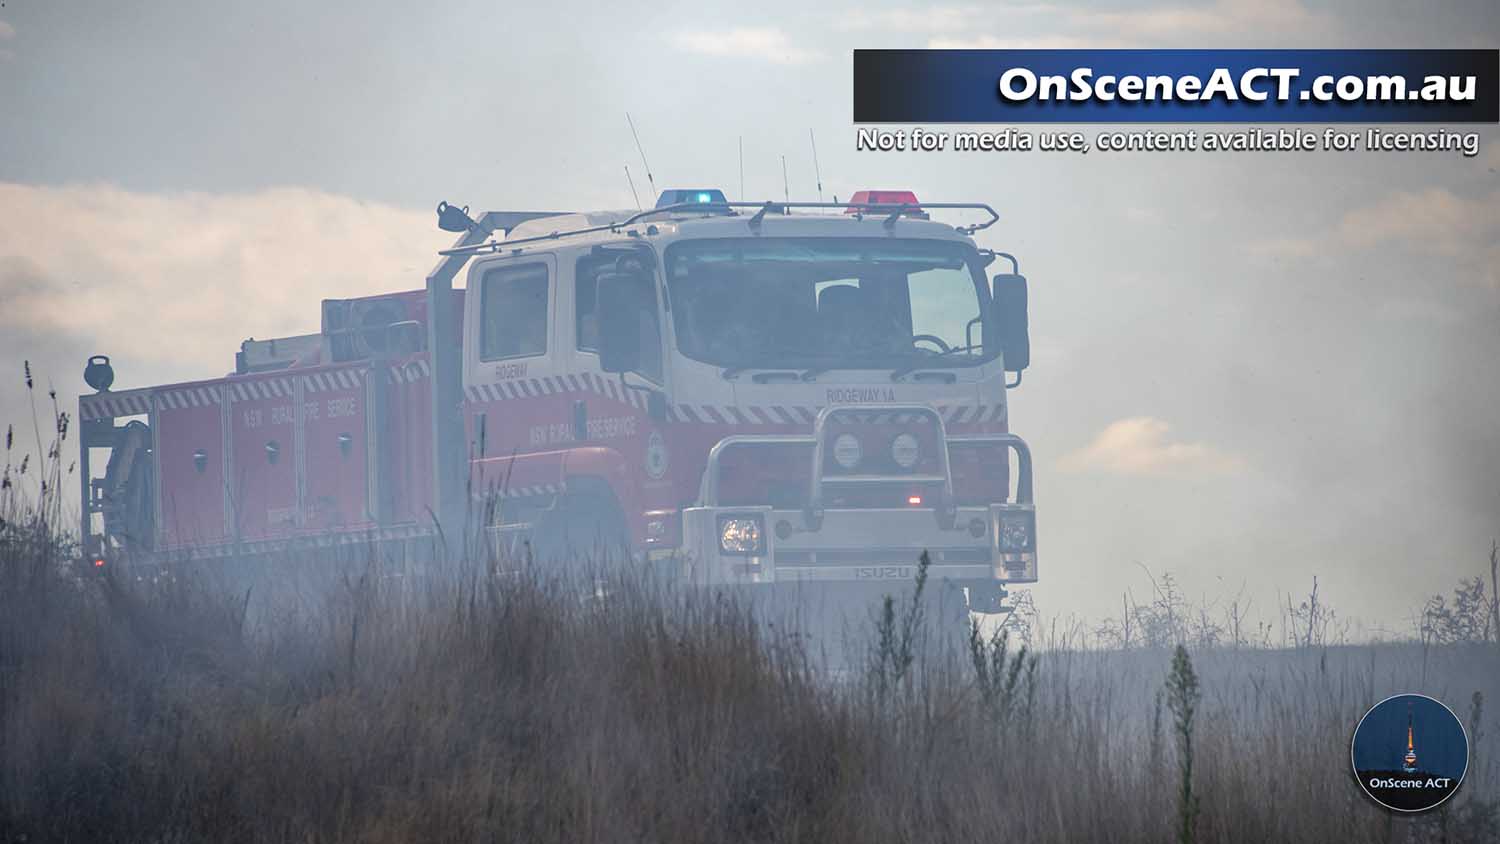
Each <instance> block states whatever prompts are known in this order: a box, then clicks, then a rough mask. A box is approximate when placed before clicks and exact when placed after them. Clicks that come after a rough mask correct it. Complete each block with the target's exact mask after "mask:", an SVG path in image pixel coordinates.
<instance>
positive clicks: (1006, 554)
mask: <svg viewBox="0 0 1500 844" xmlns="http://www.w3.org/2000/svg"><path fill="white" fill-rule="evenodd" d="M1035 514H1036V511H1035V508H1034V507H1032V506H1031V505H1029V504H1028V505H1023V504H1019V503H1017V504H991V505H990V506H989V507H959V508H956V511H955V513H954V518H953V524H952V527H949V528H943V527H942V526H941V525H940V520H939V519H938V512H937V510H935V509H934V508H931V507H910V508H901V509H886V508H881V509H861V510H824V511H823V518H822V520H821V524H819V525H817V526H816V527H815V528H814V527H813V526H812V525H810V524H809V523H808V520H807V519H806V513H805V512H804V511H803V510H801V509H797V510H777V509H773V508H771V507H768V506H767V507H689V508H687V509H686V510H684V511H683V516H682V528H683V530H682V538H683V546H684V551H685V552H686V555H685V560H684V565H685V566H686V570H685V571H684V574H685V576H686V577H687V579H688V580H690V581H691V582H694V583H698V584H702V585H715V584H750V583H785V582H796V581H848V582H868V581H880V580H910V579H911V578H912V577H913V576H914V575H915V574H916V570H917V561H918V559H919V558H920V557H921V555H922V552H924V551H925V552H927V555H928V560H929V562H930V566H929V569H928V575H929V576H930V577H932V578H938V579H946V580H952V581H959V582H964V583H967V582H976V583H977V582H987V583H1033V582H1035V581H1036V579H1037V558H1036V540H1035V536H1036V533H1035ZM732 518H739V519H745V518H749V519H758V520H759V523H760V524H761V525H762V526H763V528H762V533H761V536H762V537H763V543H762V545H763V547H762V548H761V549H760V551H759V552H758V553H738V552H729V551H725V550H724V549H723V547H722V546H721V544H720V537H721V525H722V523H723V520H725V519H732ZM1017 524H1024V525H1025V526H1026V530H1027V532H1028V534H1029V536H1030V539H1029V541H1028V542H1027V543H1026V545H1027V547H1023V548H1007V549H1002V548H1001V547H1000V544H1001V541H1002V536H1004V535H1006V534H1007V532H1008V533H1009V535H1011V536H1014V535H1015V534H1016V527H1015V526H1016V525H1017Z"/></svg>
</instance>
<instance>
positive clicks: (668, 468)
mask: <svg viewBox="0 0 1500 844" xmlns="http://www.w3.org/2000/svg"><path fill="white" fill-rule="evenodd" d="M974 213H982V214H987V215H988V219H987V220H983V221H981V222H979V223H971V224H968V225H954V224H950V223H945V222H939V221H938V220H935V219H932V215H934V214H938V215H943V216H946V215H949V214H953V215H956V216H963V215H968V216H973V214H974ZM996 219H997V215H995V213H994V211H993V210H992V209H990V208H989V206H987V205H983V204H978V203H920V202H919V201H918V200H917V199H916V197H915V196H914V195H912V194H910V193H909V192H891V191H885V192H879V191H872V192H861V193H860V194H857V195H856V196H855V197H854V198H853V199H852V200H851V201H850V202H848V203H842V204H840V203H837V202H834V203H823V202H805V203H803V202H766V203H739V202H728V201H726V200H725V199H724V197H723V194H722V193H720V192H718V191H716V190H701V191H700V190H691V191H669V192H668V193H667V194H664V195H663V197H662V200H661V201H660V202H659V203H658V206H657V207H656V208H653V209H649V210H647V211H642V212H587V213H563V214H555V213H535V212H491V213H489V214H484V215H480V216H479V217H478V218H477V219H475V218H471V217H469V216H468V214H467V211H466V209H458V208H456V207H454V206H450V205H447V204H443V205H440V206H439V221H440V225H441V226H442V227H443V228H445V229H448V230H451V231H455V232H458V233H460V238H459V242H458V243H457V244H455V246H454V247H453V248H452V249H449V250H445V251H444V253H443V258H442V263H441V264H440V265H439V267H438V269H437V270H435V271H434V273H433V274H432V275H431V276H429V278H428V286H427V290H426V292H425V296H423V294H422V293H421V292H417V291H414V292H412V293H409V294H400V296H396V297H390V301H391V302H394V303H395V304H394V305H392V306H391V308H390V309H388V310H387V311H386V312H384V313H377V312H374V310H373V309H366V310H364V311H362V312H359V313H358V314H356V313H355V311H353V310H346V311H343V312H340V313H341V314H342V315H339V314H335V315H334V316H333V318H330V313H331V312H330V310H329V304H328V303H326V302H325V304H324V326H323V329H324V330H323V332H322V335H321V336H319V335H307V336H304V337H300V338H284V339H281V340H279V341H270V342H271V347H267V345H266V343H264V342H261V343H253V344H252V343H249V342H247V344H246V345H245V346H244V347H242V352H241V358H240V361H239V366H238V367H237V372H236V373H235V374H234V375H231V376H228V377H227V378H224V379H217V380H215V381H209V382H198V383H195V384H192V385H172V386H170V387H158V388H151V389H149V390H144V391H143V390H136V391H130V392H129V393H126V394H120V393H111V392H109V391H108V383H105V385H104V389H101V390H100V392H99V393H97V394H96V395H94V396H85V397H83V398H82V399H81V400H80V419H82V420H84V422H85V426H84V445H83V451H84V455H83V464H82V465H83V473H84V477H85V479H86V482H85V492H84V533H85V538H86V539H87V540H88V546H89V548H90V553H91V555H95V556H99V557H100V559H101V560H102V559H103V556H104V555H105V554H107V553H118V552H119V551H120V550H121V549H124V548H127V547H131V546H133V548H134V549H135V550H136V551H137V552H138V553H140V552H148V551H149V552H150V553H153V554H158V555H159V554H161V553H163V552H164V551H166V550H169V549H174V550H176V551H177V552H179V553H183V552H194V553H198V552H201V551H202V550H203V549H204V548H219V549H224V550H225V553H228V552H229V549H239V550H241V551H243V550H245V548H246V547H247V543H250V545H251V546H254V547H255V548H260V547H263V545H264V543H266V542H272V541H281V542H295V541H299V540H300V541H321V542H327V541H328V537H329V536H330V535H335V536H337V535H345V536H355V535H358V536H364V537H371V536H374V537H377V539H378V538H383V537H390V536H401V537H410V536H411V535H412V534H413V532H417V533H420V532H421V531H423V530H429V529H436V528H437V527H439V526H442V527H448V530H447V534H448V535H449V536H452V535H455V531H454V530H453V529H452V528H451V527H449V526H451V525H454V524H459V525H462V526H464V527H465V528H466V532H467V533H469V534H472V535H482V536H484V537H485V538H486V539H487V540H488V541H489V542H490V543H491V547H498V548H505V549H509V550H512V551H514V550H516V549H517V548H519V547H521V546H522V545H526V546H528V547H529V548H530V549H531V552H532V553H534V554H535V556H536V557H537V558H539V559H543V560H545V559H549V558H553V559H576V558H578V557H580V556H588V555H591V554H593V555H599V556H609V557H616V558H618V559H627V560H631V561H634V562H636V563H641V564H647V563H649V564H651V565H653V566H654V567H656V568H658V569H661V570H665V571H667V572H670V573H671V574H672V575H673V576H674V577H676V578H680V579H681V580H683V581H685V582H688V583H692V584H699V585H704V586H747V587H752V588H754V587H758V586H770V587H774V586H776V585H795V584H816V585H819V586H821V587H823V588H830V589H835V590H838V589H845V588H847V589H848V590H850V591H857V590H859V589H861V588H877V589H878V588H890V587H891V586H892V585H893V581H900V580H909V579H910V578H911V576H912V575H913V573H914V572H915V569H916V565H917V560H918V558H919V556H920V555H921V554H922V553H923V552H924V551H925V552H927V554H928V555H929V559H930V569H929V577H930V578H934V579H939V580H942V581H945V582H947V583H949V584H951V585H954V586H960V587H963V588H964V591H965V592H966V594H967V595H968V599H969V602H970V607H971V608H972V609H974V610H976V611H980V612H998V611H1002V610H1003V609H1004V602H1003V599H1004V597H1005V594H1006V591H1005V587H1006V586H1007V585H1009V584H1015V583H1030V582H1034V581H1035V580H1036V579H1037V558H1036V523H1035V506H1034V502H1033V493H1032V478H1031V457H1030V452H1029V450H1028V448H1027V446H1026V444H1025V442H1024V441H1023V440H1022V439H1020V438H1019V437H1017V436H1015V435H1014V434H1011V433H1010V432H1009V416H1008V402H1007V390H1008V389H1011V388H1014V387H1017V386H1019V384H1020V381H1021V375H1020V373H1021V372H1022V371H1023V370H1025V369H1026V368H1027V366H1028V364H1029V357H1030V351H1029V339H1028V336H1027V312H1026V281H1025V279H1024V278H1023V277H1022V276H1020V275H1019V272H1018V269H1019V268H1018V265H1017V263H1016V261H1015V259H1014V258H1012V257H1011V256H1009V255H1006V254H1004V253H996V252H993V251H990V250H988V249H983V248H980V247H979V246H978V245H976V243H975V241H974V237H973V236H974V233H975V232H976V231H978V230H980V229H982V228H985V227H987V226H989V225H990V224H992V223H993V222H994V221H995V220H996ZM997 262H998V263H999V265H1000V266H999V267H998V268H996V267H995V264H996V263H997ZM997 269H998V271H997ZM460 274H462V275H463V277H464V280H465V282H466V283H465V287H464V290H463V291H462V292H461V295H460V291H455V290H453V289H452V286H451V281H452V280H453V279H455V278H456V277H457V276H458V275H460ZM401 297H405V298H401ZM460 300H461V301H460ZM382 301H384V300H382ZM350 320H353V321H354V323H353V324H352V325H351V322H350ZM350 331H354V332H355V333H354V334H353V335H350V334H349V332H350ZM371 331H374V334H371V333H370V332H371ZM359 332H364V333H363V334H361V333H359ZM350 336H352V337H354V338H355V339H357V338H359V337H370V336H373V337H378V338H382V339H381V342H380V343H377V344H374V345H376V346H379V347H380V348H356V349H353V350H352V351H351V350H350V349H348V348H345V349H344V350H343V351H342V352H341V351H340V350H339V349H340V347H339V345H338V344H339V343H340V342H344V343H345V345H346V346H347V345H348V344H349V342H350V340H349V337H350ZM340 337H343V338H345V339H344V340H343V341H340V340H339V338H340ZM276 343H280V344H281V347H280V348H281V349H282V350H283V351H282V352H281V353H278V352H277V351H276V348H274V347H275V344H276ZM366 345H369V344H366ZM95 363H96V364H97V359H96V361H95ZM106 364H107V360H106ZM276 379H281V383H280V385H279V386H278V382H277V381H276ZM90 383H94V381H93V379H90ZM267 384H269V386H266V385H267ZM184 391H185V392H184ZM282 394H284V397H283V398H280V399H279V398H278V396H279V395H282ZM262 404H264V405H265V407H262V406H261V405H262ZM325 405H326V406H325ZM184 411H193V412H196V413H198V416H196V417H194V420H195V421H191V422H187V421H181V420H184V419H185V418H186V416H185V414H184ZM173 414H176V417H174V415H173ZM129 415H138V416H140V417H141V419H143V420H144V421H141V420H137V421H136V422H134V423H132V424H134V425H135V426H137V427H135V428H132V429H130V430H131V432H132V433H131V434H130V436H131V437H133V438H134V439H133V440H132V442H135V443H137V446H136V447H135V449H134V451H132V452H129V453H128V454H127V455H126V456H123V457H122V456H121V455H120V454H115V453H112V454H111V461H110V466H111V471H113V469H114V467H115V465H116V464H117V463H119V464H120V465H122V466H126V465H128V466H130V467H133V468H134V471H135V475H134V476H133V478H132V479H131V480H130V481H129V485H128V488H127V486H126V485H122V483H123V482H122V480H121V478H120V477H115V478H110V477H109V474H110V473H109V472H106V477H105V478H104V479H101V480H94V479H92V478H91V476H90V474H89V471H88V463H87V461H88V451H89V449H90V447H91V446H92V447H109V448H113V447H115V446H117V445H120V444H122V443H123V442H124V441H125V439H126V435H125V434H124V433H122V432H124V431H125V430H126V428H128V427H129V426H124V427H121V426H116V425H115V424H114V420H115V419H116V418H117V417H121V416H129ZM335 420H337V421H335ZM251 423H254V424H253V425H251V427H250V428H249V429H247V428H246V425H250V424H251ZM278 425H284V426H286V427H285V430H286V433H285V434H284V435H280V436H273V435H271V434H268V433H266V432H267V431H271V430H274V429H275V428H276V426H278ZM194 426H198V427H200V428H201V427H203V426H209V427H212V429H213V430H211V431H207V432H206V433H202V435H201V436H199V435H194V436H191V437H189V433H191V432H193V431H194ZM256 426H259V427H256ZM246 431H249V433H248V434H247V433H246ZM246 436H249V439H248V440H247V439H245V437H246ZM174 437H181V438H190V439H193V443H192V447H191V448H189V443H187V441H186V439H183V440H181V441H180V442H179V441H174V440H173V439H172V438H174ZM237 437H238V438H240V439H239V440H237V439H236V438H237ZM324 439H327V440H328V443H327V444H324V443H323V442H322V441H323V440H324ZM262 440H264V442H262ZM278 440H279V442H278ZM140 444H146V445H140ZM143 449H144V450H143ZM283 449H284V450H285V452H286V454H285V456H284V457H283V456H282V455H281V452H282V450H283ZM115 451H120V449H118V448H116V449H115ZM176 451H183V454H184V455H190V456H184V457H183V458H182V460H180V461H178V460H177V458H178V457H179V456H178V455H176V453H175V452H176ZM351 454H352V455H353V456H354V457H355V458H357V459H354V460H351V459H350V458H351ZM278 460H281V461H284V462H285V463H287V464H290V465H289V466H288V467H287V473H288V476H287V479H286V480H285V481H284V482H279V481H272V480H271V478H272V477H273V476H275V475H276V472H277V469H276V464H277V463H278ZM163 461H167V463H170V464H171V465H174V466H175V465H177V464H178V463H180V464H181V468H179V469H176V470H174V469H172V468H170V466H168V465H167V464H166V463H163ZM172 461H177V462H176V463H173V462H172ZM319 461H326V462H324V463H320V462H319ZM334 476H337V477H334ZM179 478H180V480H179ZM205 478H206V480H205ZM189 482H191V483H197V484H205V485H204V486H202V487H201V490H202V491H200V492H199V493H194V494H193V495H194V497H195V503H194V504H192V506H193V507H199V508H200V509H203V510H204V512H203V513H198V514H197V515H195V516H194V518H195V519H197V521H195V522H193V525H194V526H195V527H194V530H196V531H197V534H196V538H195V536H194V535H193V530H189V529H187V528H185V527H184V524H185V523H181V520H182V518H183V517H182V516H181V515H180V514H181V513H182V512H185V508H186V507H187V504H186V502H185V501H184V499H185V498H186V497H187V496H188V495H189V493H188V490H187V487H186V486H185V484H187V483H189ZM271 483H283V486H282V487H278V489H281V492H280V493H277V494H275V495H272V494H270V493H268V492H266V491H265V490H261V489H259V488H258V487H259V485H262V484H271ZM206 493H207V494H208V495H209V498H211V499H212V500H211V501H208V502H207V503H204V495H205V494H206ZM277 496H279V497H277ZM127 499H128V500H127ZM210 505H212V506H210ZM129 507H133V508H134V511H136V512H143V511H151V512H153V513H154V518H153V519H152V520H150V521H151V523H150V524H149V525H147V524H146V523H145V521H142V520H141V519H137V521H136V522H135V523H133V524H134V527H133V530H134V533H135V534H136V535H135V536H134V537H133V538H132V537H126V536H123V535H115V536H111V532H112V531H113V533H114V534H121V530H120V529H119V528H118V525H120V524H123V522H121V518H122V517H121V516H120V515H119V513H120V512H123V511H124V510H126V509H128V508H129ZM247 511H248V517H247ZM194 512H195V513H196V512H197V511H194ZM96 513H104V514H105V519H104V522H105V526H104V529H103V530H102V531H101V530H98V529H96V528H95V527H94V525H95V522H94V521H93V518H92V515H93V514H96ZM329 513H334V514H335V515H332V516H330V515H329ZM112 514H113V520H112V519H111V515H112ZM174 519H175V520H176V521H175V522H174ZM434 520H435V521H437V522H439V525H433V524H432V522H433V521H434ZM278 524H279V525H280V527H279V528H278V527H277V525H278ZM112 525H113V526H114V527H112ZM268 525H269V527H268ZM247 526H248V528H247ZM148 535H149V539H145V538H144V537H146V536H148ZM256 542H259V543H262V544H261V545H256V544H255V543H256Z"/></svg>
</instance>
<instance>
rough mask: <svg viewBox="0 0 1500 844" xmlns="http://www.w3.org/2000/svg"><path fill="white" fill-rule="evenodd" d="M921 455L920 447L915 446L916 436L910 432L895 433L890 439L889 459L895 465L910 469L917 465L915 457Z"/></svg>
mask: <svg viewBox="0 0 1500 844" xmlns="http://www.w3.org/2000/svg"><path fill="white" fill-rule="evenodd" d="M920 456H921V449H920V448H919V447H918V446H917V438H916V437H914V436H912V435H911V434H897V435H896V436H895V438H894V439H892V440H891V459H892V460H894V461H896V465H897V466H900V467H901V468H903V469H910V468H911V467H913V466H915V465H917V458H918V457H920Z"/></svg>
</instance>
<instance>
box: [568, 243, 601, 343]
mask: <svg viewBox="0 0 1500 844" xmlns="http://www.w3.org/2000/svg"><path fill="white" fill-rule="evenodd" d="M608 260H609V259H606V258H602V257H594V256H587V257H583V258H579V259H578V272H577V273H576V274H574V277H573V278H574V281H573V307H574V315H573V331H574V335H573V336H574V337H576V338H577V345H578V348H579V349H580V350H582V351H585V352H597V351H599V314H598V313H597V312H596V311H595V310H594V305H595V303H596V302H598V300H599V299H598V292H599V269H600V268H601V267H603V266H604V265H605V264H606V263H607V262H608Z"/></svg>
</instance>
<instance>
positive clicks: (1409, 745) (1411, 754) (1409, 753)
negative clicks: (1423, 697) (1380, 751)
mask: <svg viewBox="0 0 1500 844" xmlns="http://www.w3.org/2000/svg"><path fill="white" fill-rule="evenodd" d="M1411 709H1412V705H1411V703H1409V702H1408V703H1407V704H1406V755H1405V756H1403V757H1401V770H1403V771H1405V772H1406V773H1408V774H1411V773H1415V772H1416V770H1417V745H1416V742H1415V740H1414V735H1413V732H1412V712H1411Z"/></svg>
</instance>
